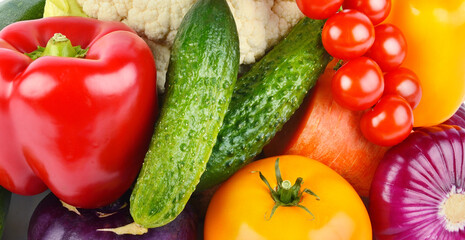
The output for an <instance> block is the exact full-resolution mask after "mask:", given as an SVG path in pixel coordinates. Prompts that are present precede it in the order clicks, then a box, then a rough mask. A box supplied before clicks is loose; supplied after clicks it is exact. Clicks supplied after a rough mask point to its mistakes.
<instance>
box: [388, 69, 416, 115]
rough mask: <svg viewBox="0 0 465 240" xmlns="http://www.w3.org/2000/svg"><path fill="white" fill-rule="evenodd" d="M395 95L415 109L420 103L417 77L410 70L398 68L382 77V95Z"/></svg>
mask: <svg viewBox="0 0 465 240" xmlns="http://www.w3.org/2000/svg"><path fill="white" fill-rule="evenodd" d="M387 94H397V95H399V96H401V97H403V98H404V99H405V100H406V101H407V102H408V103H409V104H410V106H411V107H412V109H415V108H416V107H417V106H418V103H420V99H421V86H420V81H419V80H418V76H417V75H416V74H415V73H414V72H413V71H412V70H410V69H407V68H398V69H396V70H394V71H391V72H388V73H386V74H385V75H384V95H387Z"/></svg>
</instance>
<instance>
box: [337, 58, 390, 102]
mask: <svg viewBox="0 0 465 240" xmlns="http://www.w3.org/2000/svg"><path fill="white" fill-rule="evenodd" d="M383 91H384V80H383V73H382V72H381V69H380V68H379V67H378V65H377V64H376V62H374V61H373V60H371V59H370V58H367V57H359V58H355V59H352V60H350V61H348V62H347V63H346V64H344V65H343V66H342V67H341V68H340V69H339V70H338V71H337V72H336V74H335V75H334V77H333V79H332V81H331V92H332V93H333V97H334V100H335V101H336V102H337V103H338V104H339V105H341V106H343V107H345V108H347V109H350V110H353V111H361V110H366V109H368V108H370V107H372V106H373V105H375V104H376V102H378V100H379V99H380V98H381V96H382V95H383Z"/></svg>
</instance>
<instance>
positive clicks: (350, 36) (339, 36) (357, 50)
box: [321, 9, 375, 60]
mask: <svg viewBox="0 0 465 240" xmlns="http://www.w3.org/2000/svg"><path fill="white" fill-rule="evenodd" d="M321 37H322V42H323V46H324V47H325V49H326V51H327V52H328V53H329V54H331V56H333V57H335V58H339V59H344V60H347V59H352V58H356V57H360V56H362V55H364V54H365V53H366V52H367V51H368V49H370V47H371V46H372V45H373V42H374V41H375V28H374V27H373V24H372V23H371V21H370V19H369V18H368V17H367V16H366V15H365V14H363V13H361V12H359V11H356V10H352V9H348V10H343V11H341V12H338V13H337V14H335V15H333V16H332V17H330V18H329V19H328V20H327V21H326V23H325V25H324V27H323V31H322V33H321Z"/></svg>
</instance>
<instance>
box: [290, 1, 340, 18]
mask: <svg viewBox="0 0 465 240" xmlns="http://www.w3.org/2000/svg"><path fill="white" fill-rule="evenodd" d="M343 1H344V0H297V6H299V9H300V11H302V13H303V14H304V15H305V16H307V17H309V18H312V19H326V18H329V17H331V16H332V15H333V14H335V13H336V12H337V11H338V10H339V8H340V7H341V5H342V2H343Z"/></svg>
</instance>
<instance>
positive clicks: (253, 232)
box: [204, 155, 372, 240]
mask: <svg viewBox="0 0 465 240" xmlns="http://www.w3.org/2000/svg"><path fill="white" fill-rule="evenodd" d="M277 158H279V165H278V166H279V168H280V172H281V177H282V180H284V181H283V182H282V184H279V183H277V180H276V179H277V178H276V176H277V174H276V173H275V163H276V159H277ZM258 171H260V172H261V173H262V174H263V176H264V177H265V178H266V179H267V180H268V182H269V184H270V187H271V188H273V189H276V192H279V193H280V194H279V199H280V200H279V201H280V202H281V200H284V199H283V194H281V193H282V192H281V191H280V190H281V189H278V188H275V187H278V186H283V185H284V182H286V180H287V181H288V182H287V185H288V186H289V185H292V184H294V181H296V179H297V178H299V177H301V178H302V179H303V182H301V186H300V190H299V191H300V192H301V193H302V197H301V198H300V199H299V198H298V199H297V201H296V202H294V203H293V204H291V205H288V206H281V207H278V208H277V209H276V210H275V211H274V213H273V215H272V212H273V211H272V209H273V207H274V206H275V204H276V203H275V201H274V198H273V197H272V196H271V191H270V188H269V187H268V186H267V185H266V184H265V183H264V182H263V181H262V180H261V178H260V174H259V172H258ZM294 186H295V185H294ZM304 189H309V190H311V191H312V192H313V193H315V194H316V195H317V196H318V197H319V200H317V198H316V197H315V196H313V195H311V194H309V193H307V192H302V191H303V190H304ZM291 199H293V198H292V197H291ZM293 200H295V199H293ZM299 205H300V206H303V207H305V208H306V209H307V210H308V211H309V212H311V213H309V212H307V211H306V210H305V209H303V208H301V207H300V206H299ZM204 237H205V238H204V239H205V240H218V239H221V240H238V239H244V240H252V239H260V240H329V239H347V240H371V239H372V233H371V223H370V218H369V216H368V214H367V210H366V208H365V206H364V205H363V202H362V201H361V199H360V197H359V196H358V195H357V193H356V192H355V190H354V189H353V188H352V186H351V185H350V184H349V183H348V182H347V181H346V180H344V178H342V177H341V176H340V175H339V174H337V173H336V172H335V171H334V170H332V169H330V168H329V167H327V166H326V165H324V164H322V163H320V162H318V161H315V160H312V159H310V158H306V157H302V156H297V155H282V156H277V157H271V158H266V159H263V160H259V161H256V162H253V163H251V164H249V165H247V166H245V167H244V168H243V169H241V170H239V171H238V172H237V173H236V174H234V175H233V176H232V177H231V178H230V179H229V180H227V181H226V182H225V183H223V184H222V185H221V187H220V188H219V189H218V190H217V191H216V193H215V195H214V196H213V198H212V200H211V202H210V204H209V206H208V210H207V215H206V217H205V231H204Z"/></svg>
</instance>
